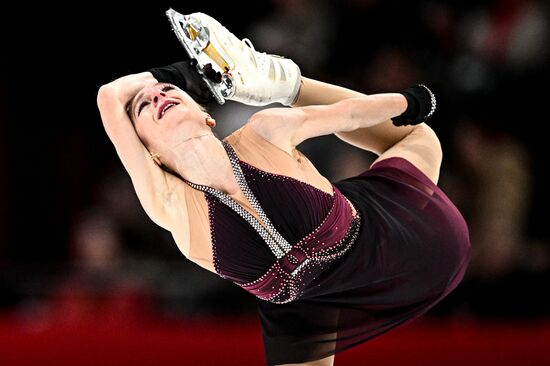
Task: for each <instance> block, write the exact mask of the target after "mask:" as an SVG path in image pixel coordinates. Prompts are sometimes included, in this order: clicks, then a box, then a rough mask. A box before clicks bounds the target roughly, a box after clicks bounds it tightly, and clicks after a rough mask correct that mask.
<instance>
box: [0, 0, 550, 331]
mask: <svg viewBox="0 0 550 366" xmlns="http://www.w3.org/2000/svg"><path fill="white" fill-rule="evenodd" d="M14 6H15V9H17V10H13V11H10V12H7V11H3V12H2V15H1V17H2V18H1V19H0V20H2V22H1V23H2V25H1V27H2V28H1V40H2V44H1V48H0V52H1V56H0V57H1V59H2V61H1V62H2V72H1V74H0V75H1V79H0V82H1V83H0V121H1V123H0V153H1V156H2V157H1V158H0V172H1V174H2V179H1V181H0V208H1V211H0V312H2V313H4V314H7V315H9V316H15V317H18V316H20V315H21V314H24V315H25V317H30V318H31V319H32V318H33V316H35V315H36V314H38V313H39V314H41V316H51V317H55V316H56V315H55V314H57V313H58V312H59V311H60V310H59V309H65V308H64V306H65V307H66V306H68V305H67V304H72V305H71V306H72V307H71V309H73V310H74V309H76V310H74V314H76V315H74V316H75V319H79V315H78V314H79V310H78V306H80V305H82V304H81V303H80V302H78V301H81V297H80V298H79V299H80V300H78V301H77V302H76V303H77V305H74V304H75V302H74V298H75V295H74V294H75V293H81V292H85V293H86V294H87V295H86V296H88V297H86V298H87V299H88V300H89V299H90V298H92V299H95V298H101V299H102V300H101V301H105V299H106V298H107V299H108V298H110V297H115V298H116V297H117V296H118V295H120V293H121V291H119V290H118V289H120V288H123V289H126V290H128V289H130V290H129V291H122V293H124V294H126V295H125V296H129V298H131V299H132V300H131V301H132V304H134V305H133V306H134V307H133V309H134V310H135V311H136V314H140V312H142V311H146V312H147V313H148V314H150V313H154V314H156V315H158V316H159V317H167V316H168V317H176V318H177V317H180V316H185V315H186V314H202V315H205V316H222V315H227V314H229V315H231V314H243V313H244V314H253V311H254V303H253V301H252V300H251V299H250V298H249V297H248V295H247V294H245V293H244V292H242V291H241V290H240V289H238V288H237V287H236V286H234V285H231V284H229V283H225V282H223V281H222V280H219V279H217V278H216V277H215V276H214V275H212V274H210V273H207V272H206V271H204V270H201V269H200V268H198V267H197V266H196V265H194V264H193V263H190V262H188V261H187V260H186V259H185V258H184V257H183V256H182V255H181V254H180V253H179V251H178V250H177V247H176V246H175V244H174V243H173V241H172V239H171V237H170V235H169V233H167V232H165V231H164V230H162V229H160V228H158V227H156V226H155V225H154V224H153V223H152V222H151V221H150V220H149V219H148V218H147V217H146V216H145V214H144V213H143V211H142V209H141V207H140V206H139V203H138V202H137V199H136V197H135V194H134V193H133V190H132V187H131V185H130V181H129V178H128V177H127V176H126V174H125V172H124V170H123V167H122V165H121V164H120V162H119V160H118V159H117V157H116V154H115V151H114V148H113V146H112V145H111V143H110V141H109V139H108V138H107V135H106V134H105V132H104V130H103V127H102V124H101V120H100V118H99V113H98V110H97V107H96V103H95V99H96V94H97V90H98V88H99V87H100V86H101V85H102V84H105V83H107V82H109V81H111V80H113V79H115V78H117V77H119V76H122V75H124V74H128V73H136V72H141V71H144V70H145V69H147V68H148V67H152V66H160V65H164V64H168V63H172V62H175V61H177V60H179V59H181V58H184V57H185V54H184V51H183V49H181V47H180V45H179V43H178V41H177V39H176V38H175V36H174V35H173V33H172V31H171V29H170V26H169V24H168V21H167V19H166V17H165V15H164V11H165V10H166V9H167V8H168V7H173V8H175V9H176V10H178V11H180V12H182V13H191V12H195V11H202V12H205V13H207V14H209V15H211V16H213V17H215V18H216V19H218V20H219V21H220V22H221V23H222V24H224V25H225V26H226V27H227V28H228V29H229V30H230V31H232V32H233V33H234V34H236V35H237V37H239V38H243V37H248V38H250V39H251V41H252V42H253V43H254V45H255V46H256V48H257V49H258V50H261V51H267V52H268V53H276V54H281V55H285V56H287V57H290V58H292V59H293V60H295V61H296V62H297V63H298V64H299V65H300V66H301V68H302V72H303V74H304V75H305V76H308V77H312V78H317V79H320V80H323V81H327V82H332V83H336V84H339V85H342V86H347V87H350V88H353V89H355V90H359V91H362V92H365V93H377V92H389V91H396V90H400V89H403V88H405V87H407V86H409V85H411V84H414V83H418V82H422V83H425V84H427V85H429V86H430V87H431V88H432V90H434V91H435V93H436V95H437V96H438V111H437V114H436V116H435V117H434V118H433V120H432V121H431V122H430V125H431V126H432V127H433V128H434V130H435V131H436V132H437V133H438V135H439V136H440V138H441V140H442V143H443V149H444V154H445V161H444V165H443V170H442V177H441V182H440V183H441V186H442V187H443V188H444V190H446V192H447V193H448V194H449V196H450V197H451V199H453V201H455V202H456V203H457V205H458V206H459V208H461V210H462V212H463V213H464V215H465V217H466V219H467V220H468V223H469V225H470V229H471V234H472V247H473V248H474V257H473V259H472V263H471V265H470V268H469V270H468V273H467V276H466V278H465V280H464V281H463V283H462V284H461V285H460V286H459V288H458V289H457V290H456V291H455V292H454V293H453V294H451V295H450V296H449V298H447V299H446V300H444V301H443V302H442V303H441V304H440V305H438V306H437V307H436V308H435V309H434V310H433V311H432V312H431V314H429V315H428V316H429V317H434V318H438V319H451V318H454V317H464V318H468V319H482V320H483V319H496V320H499V321H503V322H504V321H509V320H517V319H519V320H525V321H526V320H533V319H547V318H548V316H549V315H550V303H549V302H548V300H547V299H546V296H544V292H546V289H547V288H548V283H549V281H548V280H549V277H550V254H549V253H550V235H549V234H550V230H549V226H548V215H547V204H548V201H549V200H548V193H547V186H548V178H547V174H546V169H547V164H548V162H547V158H548V152H547V134H546V133H545V132H543V129H545V128H546V125H547V121H548V93H547V91H546V89H547V85H549V84H548V83H549V81H550V80H549V76H550V72H549V71H550V70H549V68H550V63H549V62H548V58H549V52H548V46H547V45H548V40H549V39H550V38H549V37H548V35H549V24H550V20H549V16H548V15H549V9H548V5H547V3H546V2H543V1H534V0H533V1H529V0H498V1H497V0H491V1H489V0H485V1H450V2H441V1H407V2H399V1H393V0H392V1H352V0H348V1H338V2H337V1H332V2H331V1H294V2H293V1H266V2H253V3H248V2H238V1H237V2H231V3H228V2H226V3H216V2H204V3H201V4H192V3H191V2H178V3H175V2H160V1H157V2H151V3H149V4H144V5H136V4H132V5H130V6H129V5H127V4H119V3H117V4H115V2H113V3H112V4H109V5H100V4H80V5H74V6H71V7H65V6H58V5H55V4H48V5H47V6H44V5H41V6H38V7H34V6H33V7H30V6H26V5H25V4H14ZM244 7H246V11H244V10H243V8H244ZM273 30H276V31H273ZM289 34H290V35H294V36H295V38H293V37H290V36H289ZM270 37H272V38H270ZM281 37H283V41H281ZM224 108H225V107H224ZM224 108H219V107H216V106H213V110H212V112H213V113H214V114H215V116H216V118H217V120H218V124H219V125H221V126H220V129H219V133H220V135H224V134H227V133H230V132H231V130H232V129H235V128H234V127H236V125H235V124H234V123H237V124H238V123H240V122H239V121H237V122H232V123H233V124H231V123H229V122H228V123H227V124H226V126H225V127H224V125H223V124H224V121H225V120H227V121H233V120H235V119H236V118H237V117H235V116H241V115H246V114H247V113H252V112H253V111H254V110H252V109H250V108H248V109H247V108H245V107H241V106H238V105H235V104H232V103H228V105H227V108H226V109H224ZM239 108H240V109H239ZM235 111H237V112H235ZM234 112H235V113H234ZM232 118H233V120H232ZM241 122H244V120H243V121H241ZM301 148H302V151H304V152H305V153H306V155H307V156H308V157H310V159H311V160H312V161H313V162H314V164H315V165H316V166H318V168H319V170H320V171H321V173H323V174H324V175H325V176H327V177H328V178H330V179H340V178H343V177H345V176H349V175H350V174H356V173H359V172H360V171H361V170H362V169H366V167H367V166H368V163H369V162H370V161H372V159H373V157H374V156H373V155H371V154H370V153H365V152H357V151H354V150H353V149H351V148H348V147H346V146H345V145H344V144H343V143H342V142H340V141H339V140H337V139H336V138H335V137H330V136H328V137H322V138H318V139H314V140H312V141H308V142H306V143H304V144H303V145H302V146H301ZM102 238H103V239H102ZM102 240H103V241H102ZM82 243H87V244H82ZM110 243H115V244H113V245H114V246H115V247H116V249H114V250H112V247H111V246H110V245H111V244H110ZM81 245H82V246H81ZM83 247H85V248H86V249H82V248H83ZM97 248H102V249H97ZM96 249H97V251H96ZM102 250H103V251H102ZM67 289H69V290H67ZM90 293H91V294H92V295H93V296H92V295H90ZM94 296H95V297H94ZM77 297H78V296H77ZM71 301H73V302H71ZM91 302H92V303H97V300H92V301H91ZM79 304H80V305H79ZM101 304H102V305H100V307H101V309H102V311H108V309H109V307H108V306H106V305H105V303H101ZM85 306H86V309H90V306H91V307H92V308H93V305H90V304H88V303H86V304H85ZM56 309H57V310H56ZM106 309H107V310H106ZM136 309H137V310H136ZM144 309H145V310H144ZM86 311H88V310H86ZM113 311H114V310H113ZM83 312H84V311H83Z"/></svg>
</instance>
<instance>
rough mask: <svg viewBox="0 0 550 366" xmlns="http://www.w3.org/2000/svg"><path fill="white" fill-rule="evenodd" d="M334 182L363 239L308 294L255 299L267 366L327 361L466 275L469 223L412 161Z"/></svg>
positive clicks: (422, 308) (395, 161) (418, 310)
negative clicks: (356, 214)
mask: <svg viewBox="0 0 550 366" xmlns="http://www.w3.org/2000/svg"><path fill="white" fill-rule="evenodd" d="M334 185H335V186H336V187H338V188H339V189H340V191H341V192H342V193H343V194H344V195H346V196H347V197H348V199H350V200H351V201H352V202H353V203H354V205H355V206H356V207H357V208H358V209H359V210H360V212H361V214H362V221H363V222H362V227H361V232H360V236H359V238H358V240H357V242H356V244H355V245H354V246H353V247H352V248H351V250H350V251H348V252H347V253H346V254H345V255H344V257H343V258H341V260H340V261H339V263H338V264H337V265H335V266H333V267H331V268H330V269H329V270H327V271H325V272H324V273H323V274H322V275H321V276H319V277H318V278H317V280H316V281H314V282H312V283H311V284H310V285H309V288H308V290H307V291H306V292H305V293H304V294H303V296H302V298H301V299H299V300H297V301H294V302H291V303H288V304H280V305H279V304H273V303H270V302H267V301H263V300H260V299H257V305H258V311H259V316H260V321H261V325H262V331H263V338H264V348H265V352H266V361H267V363H268V364H269V365H276V364H285V363H299V362H307V361H313V360H317V359H321V358H324V357H328V356H330V355H333V354H335V353H337V352H341V351H343V350H345V349H348V348H350V347H353V346H355V345H357V344H359V343H362V342H364V341H366V340H368V339H371V338H373V337H375V336H377V335H380V334H382V333H384V332H386V331H388V330H390V329H392V328H394V327H396V326H398V325H400V324H403V323H404V322H407V321H410V320H412V319H414V318H416V317H418V316H420V315H422V314H423V313H425V312H426V311H427V310H428V309H430V308H431V307H433V306H434V305H435V304H437V303H438V302H439V301H440V300H441V299H442V298H443V297H445V296H446V295H447V294H448V293H449V292H450V291H452V290H453V289H454V288H455V287H456V286H457V285H458V283H459V282H460V280H461V279H462V278H463V276H464V272H465V270H466V267H467V263H468V260H469V257H470V244H469V237H468V229H467V226H466V223H465V221H464V219H463V218H462V216H461V214H460V213H459V212H458V210H457V209H456V207H455V206H454V205H453V204H452V203H451V202H450V200H449V199H448V198H447V197H446V196H445V194H444V193H443V192H442V191H441V190H440V189H439V188H438V187H436V186H435V185H434V184H433V183H432V182H431V181H429V179H428V178H427V177H425V176H424V175H423V174H422V173H421V172H420V171H419V170H418V169H416V168H415V167H414V166H413V165H412V164H410V163H409V162H407V161H406V160H404V159H401V158H391V159H387V160H384V161H382V162H380V163H378V164H377V165H375V166H374V167H373V168H372V169H370V170H368V171H366V172H364V173H362V174H360V175H359V176H357V177H353V178H348V179H345V180H342V181H339V182H336V183H334Z"/></svg>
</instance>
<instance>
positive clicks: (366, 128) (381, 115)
mask: <svg viewBox="0 0 550 366" xmlns="http://www.w3.org/2000/svg"><path fill="white" fill-rule="evenodd" d="M365 96H366V94H363V93H359V92H357V91H354V90H351V89H347V88H343V87H340V86H336V85H332V84H328V83H324V82H321V81H317V80H313V79H308V78H305V77H302V85H301V88H300V92H299V94H298V98H297V99H296V101H295V103H294V104H293V107H301V106H308V105H327V104H334V103H337V102H340V101H344V100H346V99H350V98H354V99H356V98H358V100H363V102H362V103H361V101H360V102H352V100H351V99H350V102H351V103H349V104H350V105H353V106H354V107H353V108H354V109H355V108H357V109H356V110H355V111H350V116H353V117H354V119H355V121H353V126H354V127H353V128H352V129H351V130H349V129H347V131H340V132H336V133H335V135H336V136H337V137H338V138H340V139H341V140H343V141H345V142H347V143H349V144H351V145H353V146H356V147H359V148H361V149H365V150H369V151H373V152H375V153H377V154H381V153H383V152H384V151H386V150H387V149H389V148H390V147H392V146H393V145H395V144H396V143H398V142H399V141H401V140H402V139H403V138H405V137H406V136H407V135H409V134H410V133H411V132H412V131H413V130H414V126H404V127H396V126H394V125H393V123H392V121H391V120H390V118H392V117H395V116H397V115H399V114H400V113H402V112H403V111H404V110H405V108H406V100H405V98H404V97H403V96H402V95H400V94H397V93H395V94H394V93H391V94H379V95H374V96H370V97H369V98H364V97H365ZM346 103H347V102H346ZM352 112H353V113H352ZM361 115H362V119H361Z"/></svg>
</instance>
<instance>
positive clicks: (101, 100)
mask: <svg viewBox="0 0 550 366" xmlns="http://www.w3.org/2000/svg"><path fill="white" fill-rule="evenodd" d="M115 95H116V91H115V89H114V88H113V86H112V85H110V84H105V85H102V86H101V87H100V88H99V90H98V91H97V105H98V106H99V107H101V106H102V105H105V104H106V103H108V102H109V101H111V100H113V99H114V98H115Z"/></svg>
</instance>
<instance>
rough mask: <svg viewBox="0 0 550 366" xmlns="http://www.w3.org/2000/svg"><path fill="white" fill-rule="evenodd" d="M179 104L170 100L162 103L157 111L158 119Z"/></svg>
mask: <svg viewBox="0 0 550 366" xmlns="http://www.w3.org/2000/svg"><path fill="white" fill-rule="evenodd" d="M178 104H179V102H176V101H175V100H169V99H167V100H165V101H164V102H162V103H161V104H160V105H159V107H158V109H157V111H158V112H157V119H161V118H162V117H163V116H164V115H165V114H166V112H168V111H169V110H170V108H172V107H174V106H177V105H178Z"/></svg>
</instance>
